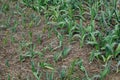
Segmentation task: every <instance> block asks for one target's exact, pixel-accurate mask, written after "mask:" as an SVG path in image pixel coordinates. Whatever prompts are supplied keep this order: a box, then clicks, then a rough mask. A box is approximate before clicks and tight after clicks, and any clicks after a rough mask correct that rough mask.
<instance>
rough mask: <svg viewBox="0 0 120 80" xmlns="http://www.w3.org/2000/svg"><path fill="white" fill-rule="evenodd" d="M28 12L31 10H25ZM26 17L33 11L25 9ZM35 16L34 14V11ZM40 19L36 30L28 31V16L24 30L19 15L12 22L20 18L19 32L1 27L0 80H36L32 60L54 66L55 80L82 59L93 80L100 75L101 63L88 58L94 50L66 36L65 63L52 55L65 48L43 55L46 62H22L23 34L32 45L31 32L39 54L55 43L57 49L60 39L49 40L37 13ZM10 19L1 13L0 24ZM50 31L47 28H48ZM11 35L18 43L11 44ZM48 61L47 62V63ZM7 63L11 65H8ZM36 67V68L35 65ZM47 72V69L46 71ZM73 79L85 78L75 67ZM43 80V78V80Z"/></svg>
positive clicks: (113, 76) (116, 79)
mask: <svg viewBox="0 0 120 80" xmlns="http://www.w3.org/2000/svg"><path fill="white" fill-rule="evenodd" d="M26 10H28V11H26ZM26 10H25V12H24V13H25V14H26V15H28V16H29V15H30V14H31V13H32V12H34V11H32V10H31V9H28V8H27V9H26ZM34 13H35V12H34ZM35 14H36V15H38V16H39V17H40V18H41V22H40V25H38V26H37V27H36V26H35V25H33V27H31V28H29V26H28V25H29V22H30V21H29V18H28V16H26V19H27V21H26V27H25V28H23V25H22V23H21V18H22V17H21V16H20V15H17V14H16V15H14V16H13V15H12V19H11V21H10V25H11V26H12V25H13V22H14V21H15V20H16V19H17V20H18V21H19V24H18V26H17V29H16V32H15V33H12V32H11V30H10V28H5V29H3V28H1V26H4V25H3V24H0V80H7V78H8V75H10V77H11V78H13V79H14V80H26V79H27V77H28V78H29V80H35V78H34V76H33V74H32V70H31V60H33V61H34V62H35V64H36V65H37V63H38V62H42V61H46V62H48V63H51V64H53V66H54V68H55V69H56V79H57V75H58V72H57V71H60V70H61V69H62V68H68V67H69V66H70V65H71V63H72V62H73V61H74V60H76V59H80V58H81V59H83V65H84V66H85V68H86V70H87V71H88V73H89V75H90V77H91V76H93V75H94V74H99V73H100V71H101V69H102V65H101V64H102V63H101V61H99V60H96V61H94V62H93V63H90V62H89V55H90V52H91V50H92V47H91V46H89V45H87V46H84V47H83V48H80V45H79V41H75V42H74V43H72V44H69V41H68V39H67V37H65V39H64V43H63V47H70V48H71V51H70V53H69V55H68V56H67V57H65V58H64V59H62V60H59V61H58V62H56V63H55V62H54V60H53V55H54V54H55V53H56V52H60V51H61V50H62V48H58V49H56V50H55V51H53V52H50V50H49V49H47V50H46V52H44V55H45V56H44V57H43V59H45V60H43V59H40V57H39V56H36V57H34V58H33V59H31V58H25V60H24V61H23V62H20V60H19V56H20V54H21V53H23V54H24V53H25V52H26V51H27V49H23V50H22V51H21V52H20V51H19V47H20V44H19V43H20V42H21V41H23V36H22V35H23V34H24V35H25V39H24V40H25V42H30V39H29V35H28V33H29V31H31V32H33V33H32V35H33V36H32V44H33V45H36V48H35V50H36V51H42V50H43V48H45V47H48V45H51V44H52V48H56V47H57V46H58V45H59V40H58V39H57V37H56V35H55V34H54V33H53V32H52V33H51V37H50V38H49V37H48V31H47V29H45V27H46V25H45V20H44V19H43V17H41V16H40V15H39V14H37V13H35ZM8 16H10V14H9V13H7V14H6V15H4V14H1V13H0V23H4V22H5V20H7V18H8ZM46 28H47V27H46ZM39 35H42V43H41V44H39V43H38V42H37V36H39ZM11 36H13V37H14V38H15V42H14V43H11ZM5 39H7V43H6V44H5V43H4V41H5ZM46 59H47V60H46ZM7 62H8V66H7ZM36 67H37V66H36ZM43 72H44V70H43ZM74 76H75V77H77V76H82V77H83V76H84V73H83V72H81V71H80V70H78V68H76V71H75V73H74ZM119 79H120V74H119V73H117V74H114V73H111V74H109V75H108V76H107V77H106V79H105V80H119ZM43 80H44V77H43Z"/></svg>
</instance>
